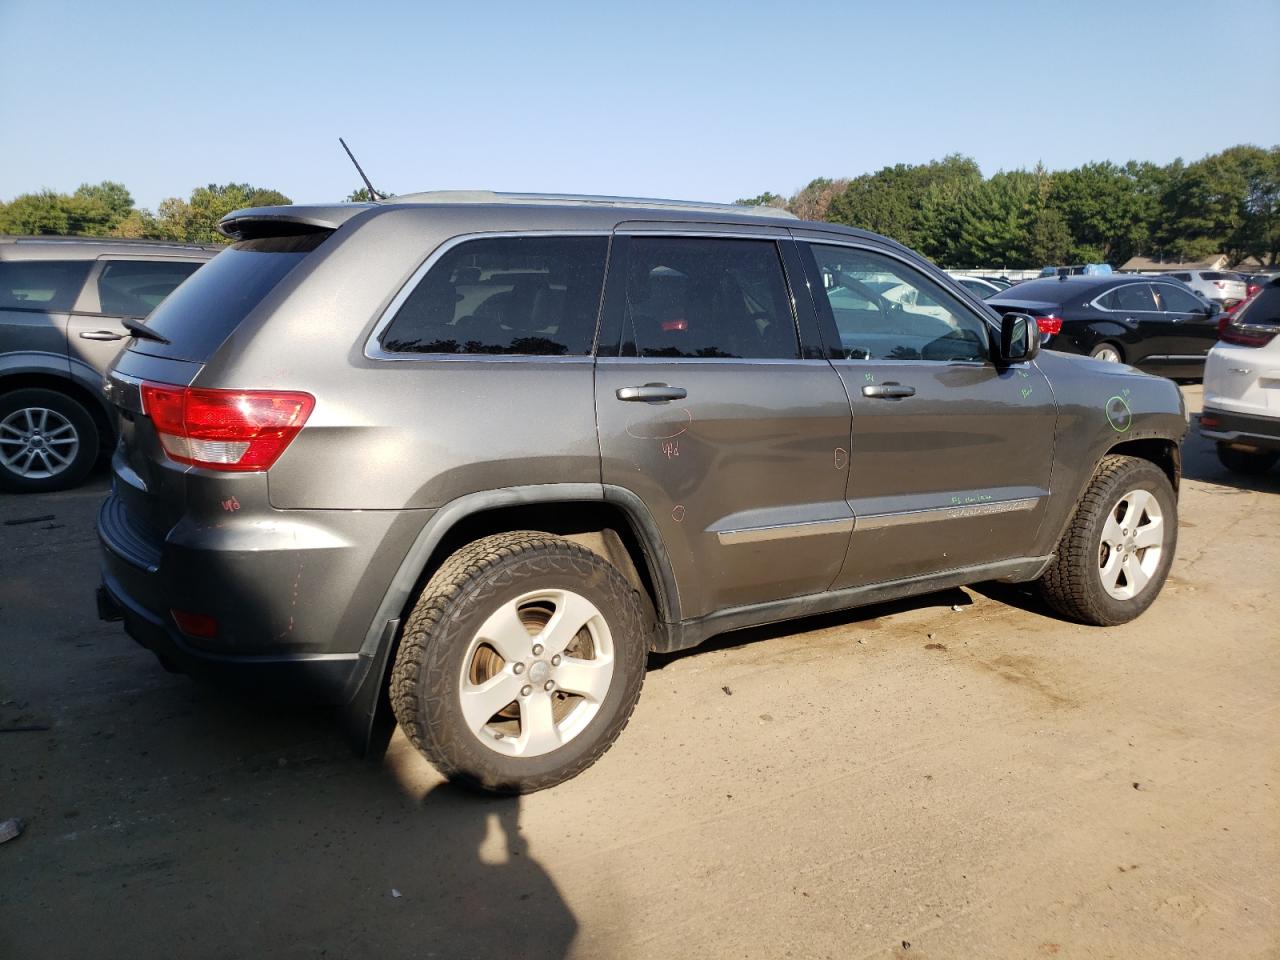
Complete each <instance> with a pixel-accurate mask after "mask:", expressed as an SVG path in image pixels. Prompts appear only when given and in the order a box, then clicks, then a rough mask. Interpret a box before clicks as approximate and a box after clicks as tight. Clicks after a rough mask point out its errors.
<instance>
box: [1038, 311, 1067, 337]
mask: <svg viewBox="0 0 1280 960" xmlns="http://www.w3.org/2000/svg"><path fill="white" fill-rule="evenodd" d="M1036 326H1037V327H1039V328H1040V333H1041V335H1042V336H1046V337H1048V336H1052V335H1053V334H1055V333H1061V332H1062V318H1061V317H1059V316H1057V315H1056V314H1052V313H1051V314H1049V315H1048V316H1045V317H1036Z"/></svg>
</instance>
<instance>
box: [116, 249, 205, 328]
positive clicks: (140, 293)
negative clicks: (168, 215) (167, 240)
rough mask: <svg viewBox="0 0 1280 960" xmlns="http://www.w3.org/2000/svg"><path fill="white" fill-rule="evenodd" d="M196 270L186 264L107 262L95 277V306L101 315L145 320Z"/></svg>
mask: <svg viewBox="0 0 1280 960" xmlns="http://www.w3.org/2000/svg"><path fill="white" fill-rule="evenodd" d="M199 268H200V264H199V263H193V262H191V261H189V260H188V261H185V262H183V261H177V260H171V261H165V260H150V261H148V260H111V261H109V262H107V263H106V264H104V265H103V267H102V272H101V273H99V274H98V303H99V306H100V307H101V309H102V312H103V313H111V314H115V315H117V316H126V317H145V316H146V315H147V314H149V313H150V312H151V311H152V310H154V309H155V308H156V307H158V306H160V301H161V300H163V299H164V298H165V297H167V296H168V295H169V294H171V293H173V291H174V290H175V289H177V286H178V284H180V283H181V282H182V281H183V280H185V279H187V277H189V276H191V274H193V273H195V272H196V270H198V269H199Z"/></svg>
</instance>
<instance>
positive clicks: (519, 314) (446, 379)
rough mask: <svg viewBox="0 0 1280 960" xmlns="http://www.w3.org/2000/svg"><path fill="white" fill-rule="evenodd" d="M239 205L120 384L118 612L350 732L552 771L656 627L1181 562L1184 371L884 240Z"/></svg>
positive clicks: (453, 211) (734, 623)
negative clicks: (1160, 373) (216, 246)
mask: <svg viewBox="0 0 1280 960" xmlns="http://www.w3.org/2000/svg"><path fill="white" fill-rule="evenodd" d="M221 229H222V230H223V231H224V232H225V233H226V234H227V235H228V236H230V237H232V238H233V239H234V240H235V243H234V244H233V245H232V246H231V247H230V248H229V249H228V250H226V251H225V252H223V253H221V254H219V255H218V257H217V258H216V259H214V260H213V262H212V263H210V264H209V265H208V266H207V267H206V268H204V269H202V270H201V271H200V272H199V273H197V274H196V275H195V276H194V277H193V278H192V279H191V280H190V281H189V282H187V283H186V284H184V285H183V286H182V287H181V288H180V289H179V290H178V291H177V292H176V293H175V294H174V295H173V296H172V297H171V298H170V299H169V300H167V301H166V302H165V303H164V304H163V305H162V306H161V307H160V308H159V309H158V310H157V311H156V312H155V313H154V314H153V315H152V317H151V318H150V320H149V322H148V324H147V327H146V328H145V330H140V331H139V333H140V334H141V336H139V337H138V338H137V339H134V340H133V341H132V342H131V343H130V345H129V348H128V349H127V350H126V351H124V352H123V353H122V354H121V355H120V356H119V357H118V358H117V360H116V362H115V364H114V366H113V367H112V369H111V370H110V373H109V376H108V379H107V383H106V390H107V394H108V396H109V399H110V402H111V403H112V404H113V405H114V407H115V409H116V411H117V413H118V418H119V425H120V426H119V432H120V443H119V447H118V449H117V451H116V454H115V458H114V484H113V490H112V493H111V495H110V497H109V498H108V499H107V501H106V503H105V504H104V505H103V507H102V511H101V514H100V518H99V535H100V538H101V542H102V546H103V550H102V574H103V586H102V587H101V589H100V590H99V594H98V600H99V610H100V615H101V616H103V617H104V618H107V619H117V618H123V620H124V622H125V626H126V629H127V630H128V632H129V633H130V634H131V635H132V636H133V637H135V638H136V639H137V640H139V641H140V642H141V643H143V644H144V645H145V646H147V647H149V648H151V649H152V650H153V651H155V653H156V654H157V655H158V656H159V657H160V659H161V660H162V661H163V662H164V663H165V664H166V665H169V666H171V667H172V668H174V669H179V670H183V671H188V672H191V673H202V674H206V675H216V676H221V677H223V678H226V679H228V680H232V681H235V682H239V683H243V684H247V685H250V686H255V687H258V688H259V689H266V690H268V691H270V692H281V691H284V690H291V691H296V690H299V689H301V690H302V691H304V692H305V693H306V694H307V695H309V696H313V697H316V696H318V697H320V698H322V699H325V700H328V701H331V702H334V703H339V704H342V705H344V706H345V708H346V715H347V716H348V718H349V720H350V722H351V725H352V729H353V730H354V732H355V733H356V735H357V740H358V742H359V744H360V745H361V746H362V747H363V748H365V749H377V748H379V747H380V746H382V745H384V744H385V740H386V737H387V736H388V735H389V731H390V729H391V727H392V725H393V724H392V719H393V718H394V720H398V721H399V724H400V725H401V727H402V728H403V729H404V731H405V733H406V734H407V735H408V737H409V739H410V740H411V741H412V742H413V743H414V744H415V745H416V746H417V748H418V749H419V750H420V751H421V752H422V753H423V754H424V755H425V757H426V758H427V759H428V760H430V761H431V762H432V763H433V764H435V765H436V767H438V768H439V769H440V770H441V771H442V772H443V773H444V774H446V775H447V776H449V777H452V778H457V779H460V780H463V781H466V782H470V783H472V784H476V785H479V786H481V787H483V788H486V789H490V790H495V791H504V792H523V791H529V790H536V789H540V788H543V787H547V786H550V785H552V784H555V783H558V782H560V781H562V780H564V779H566V778H568V777H571V776H573V775H575V774H576V773H578V772H579V771H581V770H582V769H584V768H585V767H586V766H588V765H589V764H590V763H592V762H593V761H594V760H595V759H596V758H597V757H599V756H600V755H601V754H602V753H603V752H604V751H605V750H606V749H607V748H608V747H609V745H610V744H611V743H612V741H613V740H614V739H615V738H616V737H617V736H618V734H619V732H620V731H621V730H622V728H623V727H624V726H625V725H626V723H627V720H628V718H629V716H630V714H631V711H632V708H633V707H634V706H635V704H636V700H637V699H638V697H639V695H640V686H641V682H642V680H643V679H644V673H645V660H646V654H648V653H649V652H650V651H662V652H669V651H675V650H680V649H684V648H687V647H692V646H694V645H695V644H697V643H699V642H701V641H702V640H703V639H705V638H707V637H709V636H711V635H713V634H717V633H721V632H724V631H728V630H734V629H737V628H741V627H746V626H750V625H753V624H763V623H770V622H774V621H780V620H785V619H788V618H792V617H799V616H804V615H807V614H815V613H822V612H825V611H831V610H839V609H845V608H849V607H855V606H858V605H860V604H867V603H873V602H877V601H882V600H887V599H891V598H895V597H904V596H909V595H913V594H920V593H926V592H929V591H935V590H939V589H942V588H947V587H954V586H957V585H960V584H968V583H974V582H978V581H987V580H1004V581H1028V582H1030V581H1034V582H1035V583H1036V584H1037V586H1038V589H1039V590H1040V592H1041V594H1042V595H1043V596H1044V597H1045V598H1046V599H1047V600H1048V602H1049V603H1050V604H1052V605H1053V607H1054V608H1055V609H1056V610H1058V611H1060V612H1061V613H1062V614H1064V615H1066V616H1068V617H1071V618H1074V619H1077V620H1079V621H1082V622H1085V623H1090V624H1099V625H1107V624H1118V623H1123V622H1125V621H1128V620H1131V619H1132V618H1134V617H1136V616H1137V615H1138V614H1140V613H1141V612H1142V611H1143V610H1145V609H1146V608H1147V606H1148V605H1150V604H1151V602H1152V601H1153V600H1154V599H1155V597H1156V594H1157V593H1158V592H1159V590H1160V587H1161V585H1162V583H1163V581H1164V579H1165V576H1166V573H1167V572H1168V570H1169V566H1170V564H1171V563H1172V561H1173V553H1174V546H1175V542H1176V538H1177V500H1176V490H1177V486H1178V479H1179V464H1180V443H1181V440H1182V437H1183V435H1184V433H1185V431H1186V417H1185V412H1184V409H1183V406H1182V400H1181V396H1180V394H1179V392H1178V389H1177V388H1176V387H1175V386H1174V384H1173V383H1172V382H1170V381H1168V380H1164V379H1159V378H1156V377H1152V376H1147V375H1145V374H1142V373H1139V372H1137V371H1136V370H1133V369H1131V368H1128V367H1125V366H1122V365H1117V364H1108V363H1103V362H1100V361H1095V360H1092V359H1089V358H1087V357H1077V356H1066V355H1062V354H1057V353H1053V352H1048V351H1046V352H1044V353H1041V352H1040V345H1039V334H1038V331H1037V327H1036V324H1035V322H1034V321H1033V320H1031V319H1030V318H1028V317H1026V316H1023V315H1017V314H1010V315H1006V316H1004V317H1001V316H999V315H997V314H995V313H994V312H992V311H991V310H990V309H989V308H988V307H987V306H986V305H985V304H984V303H983V302H982V301H981V300H979V299H977V298H975V297H974V296H972V295H971V294H969V293H968V292H966V291H965V289H964V288H963V287H961V286H959V285H958V284H956V283H955V282H954V281H953V280H951V279H950V278H949V277H947V275H946V274H944V273H942V272H940V271H939V270H937V269H936V268H935V267H933V266H932V265H931V264H929V263H928V262H927V261H925V260H924V259H922V258H921V257H920V256H918V255H917V254H914V253H912V252H911V251H910V250H907V249H906V248H904V247H902V246H900V245H899V244H897V243H894V242H892V241H890V240H887V239H885V238H884V237H880V236H876V235H874V234H870V233H865V232H863V231H859V230H853V229H848V228H845V227H840V226H836V225H833V224H828V223H806V222H801V221H798V220H795V219H790V218H787V217H785V216H783V215H781V214H778V213H776V212H772V211H765V210H757V209H748V208H742V207H732V206H725V205H700V204H679V203H674V202H660V201H640V200H621V199H613V198H586V197H546V196H538V195H511V194H490V193H475V194H472V193H465V194H440V193H438V194H420V195H414V196H409V197H399V198H396V199H394V200H392V201H385V202H379V203H373V204H343V205H335V206H312V207H298V206H294V207H280V208H262V209H252V210H242V211H238V212H236V213H233V214H231V215H229V216H228V217H227V218H225V219H224V220H223V222H222V224H221ZM904 287H905V288H908V289H907V292H908V293H909V296H904V295H903V290H902V288H904ZM906 304H909V306H907V305H906Z"/></svg>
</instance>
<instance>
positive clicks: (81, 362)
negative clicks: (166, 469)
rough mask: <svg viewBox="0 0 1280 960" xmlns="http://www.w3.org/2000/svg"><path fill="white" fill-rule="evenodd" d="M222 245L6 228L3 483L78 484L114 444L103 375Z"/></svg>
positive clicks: (19, 488) (2, 264)
mask: <svg viewBox="0 0 1280 960" xmlns="http://www.w3.org/2000/svg"><path fill="white" fill-rule="evenodd" d="M218 249H220V248H216V247H195V246H189V245H186V244H174V243H156V242H150V241H136V240H99V239H91V238H84V237H0V490H9V491H14V492H37V491H44V490H59V489H62V488H63V487H70V486H74V485H75V484H77V483H79V482H80V481H81V480H83V479H84V477H85V475H86V474H87V473H88V472H89V470H90V469H91V468H92V467H93V464H94V462H95V461H96V460H97V459H98V457H99V454H100V453H101V452H102V450H103V449H104V448H105V449H107V450H109V449H110V448H111V447H112V446H114V444H115V436H114V434H113V433H112V421H113V420H114V419H115V417H114V412H113V411H112V410H111V408H110V406H109V405H108V404H106V403H105V402H104V400H103V397H102V389H101V388H102V374H103V371H105V370H106V368H107V364H109V363H110V362H111V361H112V359H114V358H115V355H116V354H117V353H119V352H120V349H121V348H122V347H123V346H124V341H125V340H126V339H128V337H129V331H128V330H127V329H126V326H127V325H128V324H131V323H136V322H140V321H141V320H142V318H143V317H145V316H146V315H147V314H148V313H150V312H151V311H152V309H154V308H155V306H156V305H157V304H158V303H160V301H161V300H163V299H164V298H165V297H166V296H167V295H168V294H169V293H170V292H172V291H173V289H174V288H175V287H176V286H177V285H178V284H180V283H181V282H182V281H183V280H185V279H186V278H187V277H189V276H190V275H191V274H192V273H194V272H195V271H196V270H197V269H198V268H199V267H200V266H201V265H203V264H204V263H205V262H206V261H207V260H209V258H210V257H212V256H213V255H214V253H216V252H217V250H218Z"/></svg>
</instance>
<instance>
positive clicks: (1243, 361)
mask: <svg viewBox="0 0 1280 960" xmlns="http://www.w3.org/2000/svg"><path fill="white" fill-rule="evenodd" d="M1219 337H1220V339H1219V341H1218V343H1217V344H1216V345H1215V346H1214V348H1213V349H1212V350H1210V351H1209V357H1208V360H1207V361H1206V362H1205V367H1204V413H1203V414H1202V415H1201V417H1200V433H1201V435H1202V436H1206V437H1208V438H1210V439H1211V440H1216V441H1217V442H1218V459H1219V460H1221V461H1222V463H1223V465H1224V466H1225V467H1227V468H1228V469H1230V470H1237V471H1240V472H1241V473H1265V472H1266V471H1267V470H1270V469H1271V467H1273V466H1274V465H1275V463H1276V462H1277V461H1278V460H1280V279H1273V280H1272V281H1271V282H1270V283H1268V284H1267V285H1266V286H1264V287H1263V288H1262V289H1261V290H1259V291H1258V292H1257V293H1256V294H1254V296H1253V298H1252V299H1250V300H1249V301H1248V302H1247V303H1246V304H1244V306H1242V307H1241V308H1240V309H1239V310H1237V311H1236V312H1235V313H1234V314H1233V315H1231V316H1230V317H1224V318H1223V320H1222V323H1221V327H1220V328H1219Z"/></svg>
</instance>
